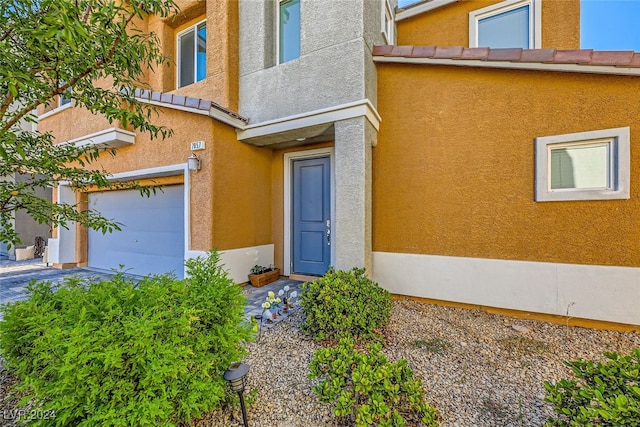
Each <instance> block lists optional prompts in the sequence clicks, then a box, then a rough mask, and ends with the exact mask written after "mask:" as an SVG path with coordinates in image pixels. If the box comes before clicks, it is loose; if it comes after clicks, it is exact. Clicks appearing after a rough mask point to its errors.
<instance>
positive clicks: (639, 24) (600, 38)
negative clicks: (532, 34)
mask: <svg viewBox="0 0 640 427" xmlns="http://www.w3.org/2000/svg"><path fill="white" fill-rule="evenodd" d="M416 1H419V0H398V6H399V7H402V6H406V5H408V4H411V3H415V2H416ZM552 1H563V0H552ZM580 15H581V28H580V47H581V48H584V49H598V50H635V51H638V52H640V0H581V2H580Z"/></svg>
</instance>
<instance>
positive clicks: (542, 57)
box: [520, 49, 556, 62]
mask: <svg viewBox="0 0 640 427" xmlns="http://www.w3.org/2000/svg"><path fill="white" fill-rule="evenodd" d="M555 54H556V50H555V49H524V50H523V51H522V56H521V57H520V61H521V62H550V61H553V57H554V56H555Z"/></svg>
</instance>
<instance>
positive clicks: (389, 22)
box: [381, 0, 396, 44]
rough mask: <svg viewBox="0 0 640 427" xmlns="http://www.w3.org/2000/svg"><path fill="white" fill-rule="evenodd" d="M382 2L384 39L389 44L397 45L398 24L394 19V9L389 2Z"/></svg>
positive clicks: (384, 0) (383, 0) (387, 0)
mask: <svg viewBox="0 0 640 427" xmlns="http://www.w3.org/2000/svg"><path fill="white" fill-rule="evenodd" d="M381 1H382V20H381V22H382V28H381V31H382V37H384V41H385V42H386V43H387V44H395V43H396V23H395V22H394V19H393V9H392V8H391V3H390V2H389V0H381Z"/></svg>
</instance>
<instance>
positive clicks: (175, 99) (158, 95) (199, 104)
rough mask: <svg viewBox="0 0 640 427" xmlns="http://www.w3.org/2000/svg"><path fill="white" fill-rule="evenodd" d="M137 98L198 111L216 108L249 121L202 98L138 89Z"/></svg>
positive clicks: (246, 121)
mask: <svg viewBox="0 0 640 427" xmlns="http://www.w3.org/2000/svg"><path fill="white" fill-rule="evenodd" d="M135 96H136V98H140V99H144V100H149V101H154V102H159V103H162V104H169V105H176V106H181V107H182V106H184V107H189V108H193V109H196V110H202V111H207V112H209V109H210V108H215V109H216V110H219V111H222V112H223V113H225V114H227V115H229V116H231V117H234V118H236V119H238V120H241V121H243V122H245V123H248V122H249V120H248V119H247V118H246V117H242V116H241V115H240V114H238V113H235V112H233V111H231V110H229V109H227V108H224V107H223V106H221V105H218V104H216V103H215V102H213V101H209V100H206V99H200V98H191V97H185V96H183V95H173V94H171V93H165V92H160V91H157V90H145V89H136V91H135Z"/></svg>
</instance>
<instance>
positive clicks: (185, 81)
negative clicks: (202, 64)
mask: <svg viewBox="0 0 640 427" xmlns="http://www.w3.org/2000/svg"><path fill="white" fill-rule="evenodd" d="M193 55H194V31H193V30H189V31H187V32H186V33H183V34H182V35H181V36H180V63H179V67H180V69H179V70H178V74H179V75H180V86H179V87H182V86H187V85H190V84H191V83H193V82H194V64H193Z"/></svg>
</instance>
